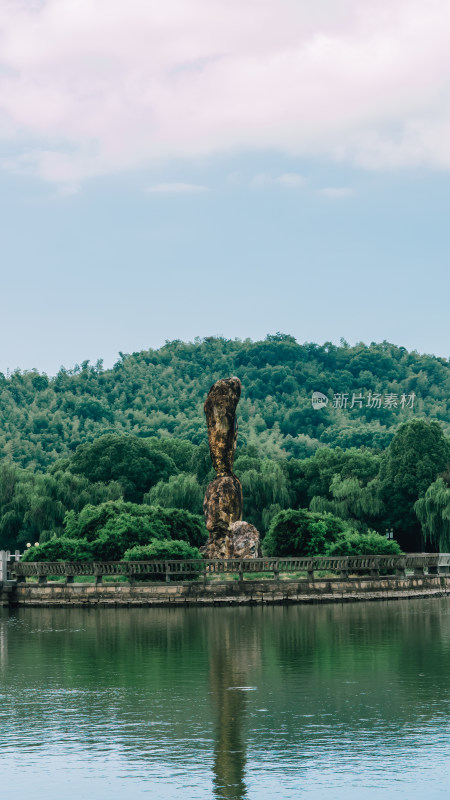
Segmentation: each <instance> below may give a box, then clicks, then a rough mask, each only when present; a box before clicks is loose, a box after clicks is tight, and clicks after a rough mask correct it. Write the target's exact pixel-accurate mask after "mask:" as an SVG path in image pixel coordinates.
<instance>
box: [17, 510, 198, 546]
mask: <svg viewBox="0 0 450 800" xmlns="http://www.w3.org/2000/svg"><path fill="white" fill-rule="evenodd" d="M206 539H207V533H206V528H205V526H204V523H203V520H202V518H201V517H195V516H194V515H193V514H190V513H189V512H188V511H183V510H181V509H165V508H158V507H157V506H147V505H137V504H135V503H125V502H123V501H122V500H120V501H118V502H114V501H110V502H107V503H101V504H100V505H98V506H92V505H87V506H85V507H84V508H83V509H82V511H81V512H80V513H78V514H77V513H76V512H75V511H69V512H68V513H67V514H66V518H65V535H64V536H62V537H60V538H52V539H50V540H49V541H47V542H44V543H43V544H42V545H39V546H33V547H30V548H29V550H28V551H27V552H26V554H25V556H24V557H25V558H26V560H32V561H47V560H48V561H52V560H55V561H58V560H61V559H62V560H71V561H73V560H79V561H85V560H99V561H120V560H121V559H122V558H124V557H125V553H126V552H127V551H130V549H132V548H134V547H136V546H138V545H139V546H144V547H147V546H149V545H152V546H153V547H154V548H157V545H156V542H158V541H159V542H162V543H163V545H161V547H162V549H161V548H160V549H161V552H169V551H168V550H167V547H168V545H167V542H172V541H173V542H174V543H176V544H174V545H173V546H174V548H175V549H174V551H173V552H174V553H175V552H178V551H179V552H181V553H184V552H186V553H188V552H192V553H193V552H195V553H196V554H197V553H198V549H197V547H198V545H202V544H205V542H206ZM181 541H182V542H184V544H182V543H180V542H181ZM184 545H186V547H184ZM171 546H172V545H171ZM177 547H178V551H177ZM164 548H166V549H165V550H164ZM183 548H184V549H183ZM169 550H170V548H169ZM156 551H157V550H155V552H156ZM77 554H78V555H79V558H76V557H75V556H76V555H77ZM50 556H53V558H50ZM157 557H159V556H156V555H155V556H154V558H157ZM162 557H163V556H161V558H162ZM166 557H168V556H166ZM173 557H174V558H175V557H178V556H175V555H174V556H173ZM179 557H185V556H183V555H181V556H179ZM186 557H188V556H186ZM190 557H192V558H193V557H194V556H190ZM195 557H197V556H195Z"/></svg>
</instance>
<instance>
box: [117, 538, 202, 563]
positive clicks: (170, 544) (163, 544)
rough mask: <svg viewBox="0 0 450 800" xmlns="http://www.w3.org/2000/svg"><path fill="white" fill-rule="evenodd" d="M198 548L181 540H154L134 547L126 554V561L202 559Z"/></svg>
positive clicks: (124, 558)
mask: <svg viewBox="0 0 450 800" xmlns="http://www.w3.org/2000/svg"><path fill="white" fill-rule="evenodd" d="M201 557H202V556H201V553H200V551H199V550H198V548H197V547H192V546H191V545H190V544H188V543H187V542H184V541H182V540H180V539H178V540H177V539H162V540H158V539H154V540H153V541H152V542H150V544H147V545H138V546H137V547H132V548H130V550H127V551H126V553H124V556H123V560H124V561H166V560H167V561H171V560H182V559H191V558H201Z"/></svg>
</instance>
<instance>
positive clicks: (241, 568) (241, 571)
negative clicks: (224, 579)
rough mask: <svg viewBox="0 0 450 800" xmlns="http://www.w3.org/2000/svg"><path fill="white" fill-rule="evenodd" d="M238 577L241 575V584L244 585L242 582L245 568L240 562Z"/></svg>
mask: <svg viewBox="0 0 450 800" xmlns="http://www.w3.org/2000/svg"><path fill="white" fill-rule="evenodd" d="M238 575H239V583H242V581H243V580H244V568H243V566H242V561H239V569H238Z"/></svg>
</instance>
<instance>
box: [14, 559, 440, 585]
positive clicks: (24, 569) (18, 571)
mask: <svg viewBox="0 0 450 800" xmlns="http://www.w3.org/2000/svg"><path fill="white" fill-rule="evenodd" d="M407 571H408V572H413V573H414V574H415V575H424V574H425V573H427V574H428V575H439V574H448V573H449V572H450V554H449V553H407V554H406V555H402V556H378V555H374V556H370V555H368V556H332V557H325V556H323V557H322V556H317V557H315V558H253V559H237V558H229V559H213V560H207V559H199V560H192V561H191V560H190V561H181V560H180V561H94V562H82V561H37V562H28V561H13V562H10V563H8V564H7V572H8V577H9V578H10V579H16V580H17V582H18V583H21V582H24V581H26V579H27V578H34V579H35V578H37V579H38V583H41V584H42V583H46V582H47V578H48V576H51V577H52V578H66V581H67V583H73V581H74V578H75V577H79V576H85V575H86V576H92V577H93V578H94V581H95V583H101V581H102V579H103V577H105V576H124V577H126V578H127V579H128V580H129V581H130V583H134V581H135V580H136V579H146V580H150V581H151V580H157V581H161V580H165V581H184V580H189V579H197V580H203V582H206V581H207V580H208V578H213V579H217V578H219V579H220V577H221V576H226V575H237V576H238V578H239V580H240V581H243V580H245V579H246V578H247V579H251V578H252V575H253V576H254V577H256V574H257V575H258V578H262V579H272V580H273V579H275V580H280V579H283V580H297V581H298V580H299V579H300V580H301V579H306V580H314V578H315V577H318V576H317V575H315V573H318V572H321V573H325V574H326V575H327V576H330V577H331V576H332V577H334V576H336V577H339V578H340V579H344V580H346V579H347V578H348V577H349V576H351V575H357V576H367V577H371V578H377V577H379V575H380V574H381V575H386V576H387V577H389V575H395V576H397V577H404V576H406V572H407ZM281 576H283V577H282V578H281Z"/></svg>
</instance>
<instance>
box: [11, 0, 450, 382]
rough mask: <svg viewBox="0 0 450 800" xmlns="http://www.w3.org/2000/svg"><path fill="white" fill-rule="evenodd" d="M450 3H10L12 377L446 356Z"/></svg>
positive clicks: (88, 0) (448, 345)
mask: <svg viewBox="0 0 450 800" xmlns="http://www.w3.org/2000/svg"><path fill="white" fill-rule="evenodd" d="M449 29H450V5H449V4H448V2H447V0H429V2H427V3H426V4H424V3H423V2H420V3H419V2H417V1H416V0H408V1H407V2H406V0H405V1H404V0H389V2H388V0H374V1H373V2H372V0H165V2H164V3H162V4H161V2H160V0H127V2H126V3H124V2H123V0H120V2H119V0H95V3H93V2H92V1H91V0H0V233H1V238H0V243H1V251H0V252H1V255H0V278H1V283H0V286H1V309H2V313H1V314H0V341H1V346H0V371H2V372H3V373H5V374H6V373H7V370H10V371H12V370H14V369H16V368H21V369H33V368H36V369H38V370H40V371H44V372H47V374H49V375H54V374H55V373H56V372H57V371H58V369H59V368H60V366H61V365H64V366H65V367H66V368H72V367H73V366H74V365H75V364H76V363H81V362H82V361H84V360H86V359H89V360H90V361H91V362H92V363H94V364H95V363H96V361H97V360H98V359H103V360H104V364H105V366H111V365H112V364H113V363H114V362H115V361H116V360H117V357H118V353H119V351H121V352H123V353H128V352H133V351H139V350H142V349H147V348H149V347H153V348H156V347H160V346H161V345H163V344H164V342H165V341H166V340H172V339H182V340H185V341H192V340H193V339H194V338H195V337H197V336H199V337H203V336H211V335H222V336H225V337H227V338H235V337H239V338H242V339H245V338H247V337H250V338H252V339H260V338H264V337H265V336H266V334H267V333H275V332H277V331H281V332H283V333H289V334H291V335H293V336H295V337H296V339H297V340H298V341H299V342H304V341H316V342H325V341H333V342H336V343H339V341H340V339H341V337H343V338H345V339H346V340H347V341H348V342H350V343H351V344H354V343H356V342H359V341H363V342H366V343H367V344H369V343H370V342H372V341H383V340H385V339H386V340H388V341H391V342H394V343H395V344H398V345H401V346H404V347H407V348H408V349H411V350H413V349H414V350H418V351H419V352H426V353H434V354H436V355H438V356H441V357H444V358H448V357H449V355H450V343H449V327H450V326H449V323H448V307H449V289H450V277H449V274H450V271H449V252H450V248H449V239H450V225H449V222H448V208H449V199H450V172H449V170H450V50H449V47H448V30H449Z"/></svg>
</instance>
